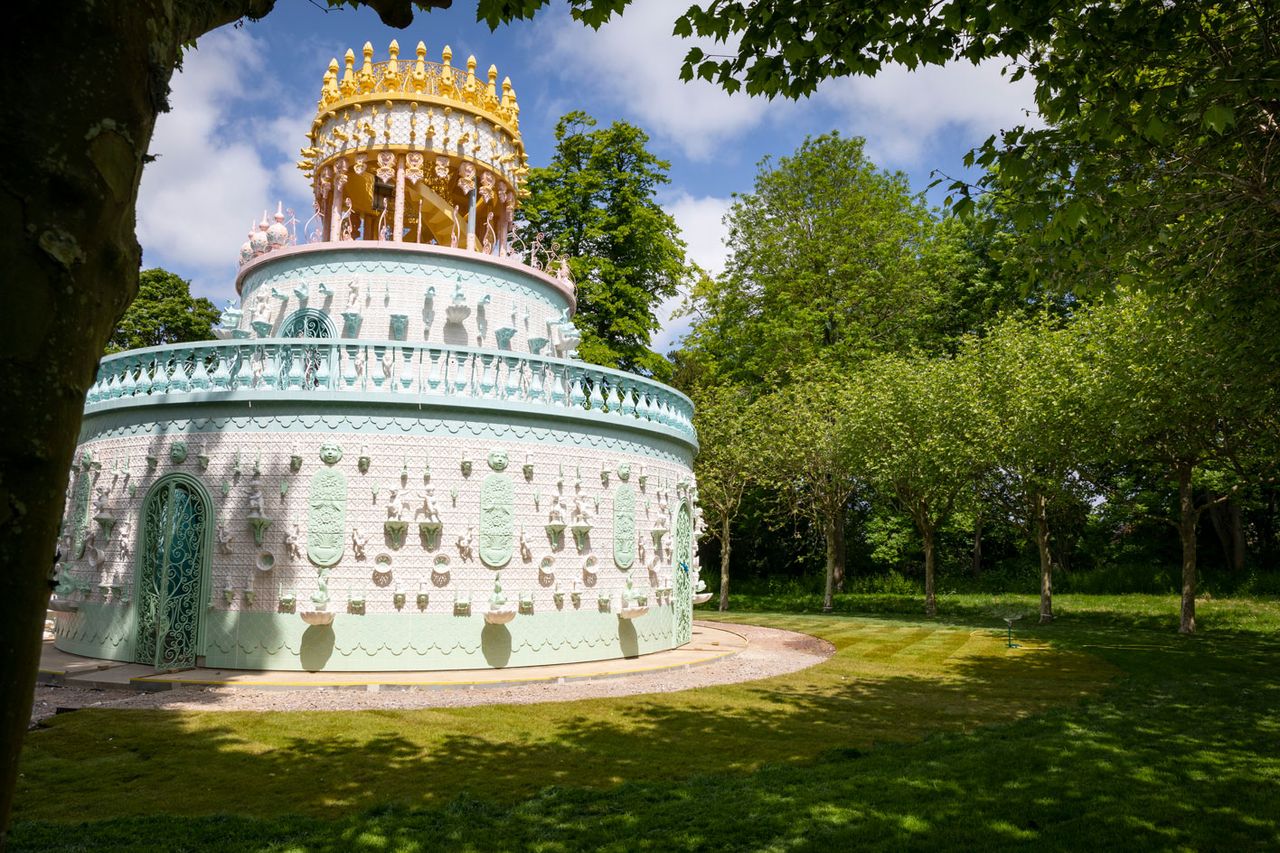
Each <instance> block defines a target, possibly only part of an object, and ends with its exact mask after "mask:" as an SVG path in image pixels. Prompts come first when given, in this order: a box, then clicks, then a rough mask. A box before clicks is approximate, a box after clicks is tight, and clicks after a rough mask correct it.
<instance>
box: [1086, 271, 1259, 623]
mask: <svg viewBox="0 0 1280 853" xmlns="http://www.w3.org/2000/svg"><path fill="white" fill-rule="evenodd" d="M1081 325H1082V329H1083V331H1084V332H1085V336H1086V337H1087V339H1088V340H1090V341H1094V342H1097V345H1099V346H1100V354H1101V358H1102V359H1103V363H1104V364H1105V367H1106V369H1105V374H1104V376H1105V378H1104V382H1103V385H1102V388H1103V389H1104V390H1105V393H1106V395H1107V396H1108V397H1109V398H1110V403H1109V405H1108V407H1109V409H1110V410H1111V411H1113V412H1114V413H1115V423H1116V431H1115V434H1116V442H1117V445H1118V449H1119V450H1120V451H1121V452H1122V453H1124V454H1126V455H1128V456H1130V458H1133V459H1135V460H1139V461H1145V462H1147V463H1148V464H1150V465H1151V466H1153V467H1155V468H1156V469H1157V470H1160V471H1161V472H1162V473H1163V476H1164V478H1165V480H1166V481H1167V482H1168V484H1169V485H1170V486H1172V493H1173V496H1172V503H1173V510H1172V512H1171V513H1170V515H1169V516H1168V517H1167V518H1166V520H1167V521H1168V522H1169V524H1170V525H1172V527H1173V528H1174V530H1176V531H1177V535H1178V542H1179V546H1180V548H1181V552H1182V567H1181V587H1182V601H1181V614H1180V617H1179V623H1178V630H1179V631H1180V632H1181V633H1184V634H1191V633H1194V632H1195V630H1196V591H1197V587H1198V572H1197V566H1196V562H1197V542H1196V531H1197V528H1198V527H1199V523H1200V517H1201V515H1202V514H1203V513H1204V512H1205V511H1206V510H1208V509H1209V508H1210V507H1212V506H1214V505H1216V504H1219V503H1221V502H1223V501H1225V500H1226V499H1227V498H1229V497H1230V496H1231V495H1233V494H1235V493H1237V491H1238V489H1239V488H1240V487H1241V486H1243V485H1246V484H1247V483H1248V482H1249V481H1250V479H1252V480H1259V479H1265V478H1268V477H1270V476H1273V472H1274V470H1275V462H1274V461H1269V462H1262V460H1263V459H1265V458H1267V457H1270V459H1271V460H1274V456H1273V455H1272V454H1269V453H1259V452H1257V449H1258V447H1259V446H1260V445H1266V446H1270V447H1274V441H1275V436H1276V411H1277V395H1278V389H1277V385H1276V382H1275V379H1276V376H1275V368H1274V366H1273V365H1271V364H1270V362H1269V361H1268V360H1267V359H1265V358H1263V357H1261V355H1260V353H1259V351H1258V347H1259V346H1265V344H1263V343H1262V340H1263V338H1262V337H1261V335H1260V334H1259V331H1260V330H1258V329H1248V328H1244V329H1241V330H1240V332H1241V335H1240V337H1237V338H1229V337H1226V336H1224V335H1223V334H1222V329H1221V328H1220V326H1219V325H1218V324H1217V323H1216V322H1215V318H1214V312H1213V310H1212V303H1210V304H1208V305H1206V304H1203V303H1200V302H1197V301H1195V300H1194V299H1182V300H1179V299H1174V298H1163V299H1157V298H1155V297H1152V296H1149V295H1146V294H1143V293H1126V294H1124V295H1123V296H1122V298H1120V299H1118V300H1116V301H1115V302H1114V303H1112V304H1108V305H1106V306H1105V307H1103V308H1100V309H1098V310H1096V311H1093V312H1091V313H1090V316H1089V317H1088V318H1087V319H1086V320H1085V321H1084V322H1082V324H1081ZM1251 332H1252V334H1251ZM1250 342H1254V343H1252V344H1251V343H1250ZM1246 460H1251V464H1245V462H1246Z"/></svg>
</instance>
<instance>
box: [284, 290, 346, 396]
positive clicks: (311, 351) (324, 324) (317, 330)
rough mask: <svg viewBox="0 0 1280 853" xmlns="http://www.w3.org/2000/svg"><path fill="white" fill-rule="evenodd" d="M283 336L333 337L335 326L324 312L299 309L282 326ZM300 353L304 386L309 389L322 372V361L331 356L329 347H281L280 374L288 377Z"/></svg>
mask: <svg viewBox="0 0 1280 853" xmlns="http://www.w3.org/2000/svg"><path fill="white" fill-rule="evenodd" d="M280 336H281V337H283V338H332V337H333V328H332V327H331V326H330V325H329V318H328V317H326V316H325V315H324V314H323V313H322V312H320V311H316V310H314V309H310V308H304V309H302V310H301V311H298V312H297V313H296V314H294V315H293V316H292V317H290V318H289V319H288V320H286V321H285V322H284V324H283V325H282V326H281V327H280ZM295 354H296V355H300V357H301V361H302V369H301V375H302V387H303V388H306V389H308V390H310V389H312V388H315V387H316V383H317V377H318V376H319V374H320V363H321V362H322V361H323V360H325V359H328V358H329V349H328V347H315V346H299V347H290V348H284V347H282V348H281V351H280V375H281V376H284V377H286V381H287V377H288V376H289V375H290V371H291V370H292V369H293V358H294V355H295Z"/></svg>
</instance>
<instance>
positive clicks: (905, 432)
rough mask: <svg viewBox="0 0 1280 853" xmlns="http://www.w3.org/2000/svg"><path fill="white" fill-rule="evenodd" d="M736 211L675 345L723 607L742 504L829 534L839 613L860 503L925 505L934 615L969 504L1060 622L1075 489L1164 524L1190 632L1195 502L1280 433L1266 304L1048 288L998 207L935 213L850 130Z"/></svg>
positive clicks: (1077, 496) (927, 582) (1086, 508)
mask: <svg viewBox="0 0 1280 853" xmlns="http://www.w3.org/2000/svg"><path fill="white" fill-rule="evenodd" d="M727 222H728V225H729V240H728V242H729V248H730V258H729V262H728V265H727V269H726V272H725V274H724V275H723V276H720V277H718V278H715V279H712V278H705V277H704V278H703V279H702V280H701V282H700V283H699V284H698V285H697V287H695V288H694V291H693V295H692V298H691V300H690V310H691V312H692V313H693V315H694V321H693V332H692V334H691V335H690V337H689V339H688V341H687V346H686V348H685V349H684V350H683V351H681V352H680V353H677V354H676V356H677V358H676V360H677V365H678V369H677V381H678V382H680V383H681V384H683V385H684V386H685V387H686V388H687V389H688V390H689V391H690V393H691V394H692V395H693V396H694V398H695V402H696V403H697V414H696V424H697V427H698V431H699V436H700V440H701V442H702V452H701V454H700V456H699V459H698V461H697V471H698V480H699V490H700V495H701V500H702V503H703V506H704V511H705V512H706V514H707V517H708V522H709V526H710V532H711V533H712V535H713V537H714V538H715V539H716V540H718V542H719V550H720V584H721V586H720V606H721V608H722V609H725V608H727V607H728V602H729V582H730V577H731V575H732V571H731V567H732V565H733V555H734V554H735V553H739V552H741V550H742V549H741V545H743V544H745V545H746V546H747V549H748V550H755V549H756V548H757V547H758V546H759V539H760V538H761V537H762V536H769V535H776V530H775V531H773V532H770V531H768V530H765V531H761V530H760V528H759V526H758V525H751V526H750V527H749V530H750V531H751V532H748V533H747V535H748V537H750V539H749V540H748V541H747V542H745V543H742V542H737V543H735V539H734V537H735V532H736V531H735V526H736V525H735V520H736V517H737V513H738V511H739V509H740V508H741V507H742V505H743V502H744V500H751V501H754V503H755V504H756V505H757V506H759V504H760V503H761V502H762V501H763V503H764V504H765V505H766V506H768V507H770V511H769V513H770V514H771V516H772V517H773V519H774V527H775V528H782V527H785V526H786V523H785V521H784V519H785V517H786V516H789V515H794V516H799V517H801V518H803V520H804V521H805V522H806V524H807V526H808V528H809V529H810V530H813V531H820V532H821V539H822V542H823V546H824V550H825V554H826V570H825V586H824V595H823V606H824V609H827V610H829V609H831V607H832V603H833V595H834V594H835V592H836V591H837V590H838V589H839V588H840V587H841V585H842V582H843V577H844V574H845V570H846V567H845V565H844V563H845V554H846V552H847V548H846V545H845V536H846V519H847V517H848V514H849V510H850V507H852V506H861V507H862V508H863V512H864V514H865V513H866V512H868V511H870V512H874V513H878V514H880V515H889V516H892V515H897V516H899V517H901V518H904V519H909V520H910V522H911V524H912V527H913V528H914V534H915V537H916V543H917V545H918V548H919V554H920V562H921V563H922V564H923V575H924V593H925V609H926V612H928V613H929V614H933V613H934V612H935V609H936V600H935V595H936V585H937V584H936V577H937V565H938V561H939V545H940V535H939V534H940V532H941V531H942V530H943V529H944V528H946V527H947V526H948V525H949V524H952V523H953V522H954V520H955V518H956V517H957V515H963V516H964V517H965V518H966V519H967V520H968V521H969V523H970V524H971V525H973V527H974V529H975V537H980V536H981V531H982V525H983V524H984V523H985V524H987V525H993V524H994V525H1004V526H1006V527H1012V528H1014V529H1016V530H1018V531H1020V532H1021V533H1022V534H1024V535H1025V537H1026V539H1027V541H1028V542H1029V543H1031V544H1033V545H1034V552H1035V554H1036V555H1037V557H1038V560H1039V566H1040V571H1039V576H1040V594H1041V605H1040V618H1041V620H1042V621H1049V620H1051V619H1052V618H1053V602H1052V592H1053V572H1054V567H1055V563H1060V562H1062V557H1063V555H1064V551H1063V550H1062V548H1061V547H1060V543H1056V542H1055V519H1056V518H1058V517H1061V516H1062V512H1061V511H1060V510H1061V509H1062V508H1064V507H1071V508H1074V509H1075V510H1077V511H1080V512H1084V513H1092V514H1095V515H1102V514H1105V516H1106V519H1107V523H1109V524H1111V525H1112V526H1113V528H1114V532H1115V533H1116V535H1121V534H1122V532H1123V531H1124V530H1126V529H1131V528H1133V527H1134V526H1136V525H1140V524H1143V523H1145V522H1146V521H1147V520H1149V519H1152V518H1160V519H1161V520H1163V521H1165V522H1167V526H1168V527H1169V528H1170V529H1171V531H1176V534H1177V540H1178V543H1179V549H1180V551H1181V572H1180V575H1181V589H1182V613H1181V630H1182V631H1184V632H1191V631H1194V630H1195V599H1196V589H1197V529H1198V525H1199V521H1200V519H1201V517H1202V515H1203V514H1204V513H1205V512H1206V510H1209V509H1211V508H1213V507H1215V506H1216V505H1218V504H1222V503H1225V502H1227V501H1231V500H1233V499H1235V500H1237V501H1238V500H1239V496H1240V495H1241V494H1242V493H1252V492H1253V491H1254V490H1256V489H1257V488H1258V487H1265V485H1266V484H1268V483H1269V482H1271V481H1272V472H1273V468H1274V464H1275V462H1274V460H1275V459H1276V458H1277V451H1280V447H1278V446H1277V440H1278V435H1280V433H1278V432H1277V399H1276V388H1277V384H1276V372H1275V367H1274V364H1273V362H1272V361H1271V360H1270V359H1269V358H1268V357H1267V352H1266V351H1265V347H1264V346H1258V345H1255V343H1254V342H1258V341H1265V340H1266V339H1267V335H1266V334H1265V328H1262V327H1261V326H1260V323H1261V320H1260V319H1258V318H1257V315H1254V314H1251V313H1250V312H1248V311H1240V310H1235V309H1234V307H1233V306H1232V305H1230V304H1229V303H1228V302H1224V301H1223V300H1222V299H1221V298H1220V297H1219V296H1218V295H1217V294H1216V293H1215V292H1213V291H1212V290H1209V289H1207V288H1201V289H1195V288H1188V289H1179V290H1169V289H1165V290H1163V291H1160V290H1156V289H1154V288H1146V289H1143V288H1140V287H1137V286H1136V285H1135V286H1125V285H1118V286H1116V287H1113V288H1111V289H1110V290H1109V291H1108V292H1107V296H1106V298H1102V297H1095V298H1093V299H1088V300H1086V299H1084V298H1082V297H1081V296H1080V295H1078V294H1073V293H1071V292H1070V291H1058V292H1057V295H1056V296H1052V297H1051V296H1050V295H1049V291H1038V290H1036V289H1035V287H1034V286H1033V284H1032V276H1030V275H1028V274H1027V271H1026V269H1025V266H1024V264H1023V263H1022V262H1021V261H1020V260H1019V254H1020V251H1019V250H1020V246H1019V245H1018V243H1019V238H1018V236H1017V231H1016V230H1015V228H1014V226H1013V224H1012V223H1011V222H1009V221H1007V218H1006V219H1005V221H1002V219H1001V212H1000V211H999V210H998V209H994V208H991V207H989V209H987V210H985V211H983V212H982V214H981V216H979V217H976V218H970V219H969V220H967V221H964V220H958V219H954V218H951V219H944V218H939V217H937V216H935V215H934V214H933V213H932V212H931V211H929V210H927V209H926V208H925V206H924V205H923V203H922V202H921V200H920V199H919V198H918V197H916V196H913V195H912V194H911V193H910V190H909V188H908V187H907V185H906V182H905V180H904V179H903V177H902V176H901V175H895V174H889V173H886V172H883V171H881V170H878V169H876V168H875V166H874V165H873V164H871V163H870V162H869V161H868V160H867V158H866V157H865V155H864V153H863V149H862V143H861V140H858V139H845V138H841V137H839V136H837V135H831V136H825V137H821V138H818V139H811V140H808V141H806V143H805V144H804V145H803V146H801V148H800V149H799V150H798V151H797V152H796V153H795V154H794V155H793V156H790V157H785V158H782V159H780V160H779V161H777V162H776V163H774V162H772V161H766V162H765V163H763V164H762V168H761V171H760V174H759V176H758V179H757V181H756V185H755V188H754V191H753V192H751V193H749V194H746V195H743V196H741V197H739V198H738V199H737V200H736V202H735V204H734V205H733V207H732V209H731V211H730V213H729V215H728V217H727ZM868 508H870V510H868ZM950 541H952V542H953V543H954V539H952V540H950ZM977 541H979V542H980V539H979V540H977ZM735 546H737V547H738V551H735ZM948 556H951V557H952V560H953V562H956V561H957V559H956V558H957V557H958V556H959V555H948ZM780 568H785V567H780Z"/></svg>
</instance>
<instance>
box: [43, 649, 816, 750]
mask: <svg viewBox="0 0 1280 853" xmlns="http://www.w3.org/2000/svg"><path fill="white" fill-rule="evenodd" d="M695 624H698V623H695ZM715 627H721V628H726V629H728V630H731V631H733V632H735V633H738V634H741V635H742V636H744V637H746V638H747V640H748V642H749V645H748V646H747V648H745V649H744V650H742V651H741V652H739V653H738V654H736V655H733V656H732V657H729V658H725V659H723V660H718V661H715V662H712V663H709V664H705V665H702V666H696V667H693V668H691V669H671V670H664V671H661V672H652V673H641V674H638V675H628V676H619V677H613V678H601V679H594V680H587V679H584V680H575V681H566V682H565V683H563V684H555V683H539V684H523V685H508V686H500V687H477V688H473V689H467V688H443V689H442V688H427V689H389V690H379V691H376V692H368V691H364V690H355V689H336V690H335V689H326V688H312V689H308V690H278V689H277V690H252V689H249V688H244V687H213V688H209V687H179V688H176V689H173V690H166V691H163V692H160V693H138V692H135V691H132V690H99V689H87V688H82V687H61V686H54V685H37V686H36V697H35V704H34V706H33V707H32V709H31V725H32V726H33V727H34V726H36V725H38V724H39V722H40V721H41V720H44V719H47V718H49V717H52V716H54V715H55V714H57V713H58V712H59V711H60V710H61V711H67V710H72V709H78V708H162V709H167V710H184V711H199V710H209V711H340V710H353V711H355V710H367V709H378V708H456V707H463V706H467V705H498V704H508V705H522V704H531V703H535V702H568V701H573V700H575V699H598V698H604V697H609V696H631V695H633V694H636V693H673V692H675V691H678V690H690V689H692V688H695V687H710V686H712V685H716V684H733V683H735V682H739V681H752V680H754V679H758V678H769V677H770V676H774V675H782V674H784V673H788V672H795V671H796V670H800V669H805V668H806V667H810V666H813V665H814V664H818V663H821V662H822V661H824V660H826V659H827V658H829V657H831V655H832V654H833V653H834V652H835V648H834V647H833V646H832V645H831V644H830V643H828V642H826V641H825V640H820V639H818V638H817V637H811V636H809V635H808V634H798V633H795V632H793V631H780V630H777V629H776V628H761V627H759V626H755V625H722V624H719V623H715Z"/></svg>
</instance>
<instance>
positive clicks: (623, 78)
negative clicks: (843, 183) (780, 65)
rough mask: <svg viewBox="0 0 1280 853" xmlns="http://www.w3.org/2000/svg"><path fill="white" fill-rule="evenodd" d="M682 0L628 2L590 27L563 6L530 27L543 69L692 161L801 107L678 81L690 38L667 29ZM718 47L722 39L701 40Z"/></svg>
mask: <svg viewBox="0 0 1280 853" xmlns="http://www.w3.org/2000/svg"><path fill="white" fill-rule="evenodd" d="M688 5H689V4H688V0H645V2H644V3H633V4H632V5H631V6H629V7H628V8H627V10H626V13H625V14H624V15H622V16H621V17H615V18H614V19H613V20H612V21H610V22H609V23H607V24H605V25H604V26H602V27H601V28H600V29H599V30H597V31H595V32H593V31H592V30H591V29H589V28H588V27H584V26H583V25H582V24H580V23H578V22H576V21H573V20H572V19H570V18H569V16H568V15H567V14H566V13H565V12H564V10H563V9H560V10H557V11H556V12H555V13H552V14H548V15H546V16H545V18H544V20H545V21H546V23H545V24H542V25H541V29H540V30H539V31H538V32H537V34H536V38H537V41H538V43H540V44H545V45H546V54H545V60H546V62H545V69H544V71H546V72H548V73H553V74H556V75H558V76H559V77H560V80H561V82H562V83H564V84H568V85H572V86H578V87H584V88H585V89H586V92H587V94H590V95H591V96H593V97H596V98H600V99H602V100H604V101H606V102H609V103H610V104H612V105H614V106H616V107H618V108H620V109H621V110H623V111H624V112H626V113H628V114H629V116H631V117H634V119H635V120H636V121H637V122H638V123H639V124H640V126H641V127H643V128H644V129H645V130H646V131H647V132H649V133H651V134H653V135H654V136H656V137H658V138H660V139H662V140H664V141H666V142H669V143H672V144H674V145H676V146H678V147H679V148H680V150H681V151H682V152H683V153H684V154H685V156H687V157H689V158H691V159H694V160H701V161H705V160H709V159H711V158H712V157H713V156H714V155H716V154H717V153H718V152H719V150H720V149H721V147H722V146H723V144H724V143H727V142H730V141H731V140H732V139H733V138H734V137H735V136H738V135H740V134H743V133H746V132H749V131H751V130H753V129H755V128H757V127H759V126H760V125H762V124H764V123H765V122H766V121H768V122H780V121H783V120H785V119H786V117H787V116H790V115H794V114H795V112H796V111H797V110H799V109H803V108H804V105H798V104H795V103H793V102H783V101H774V102H772V103H771V102H769V101H767V100H766V99H764V98H751V97H748V96H747V95H745V94H743V93H738V94H734V95H729V94H727V93H725V92H724V90H722V89H721V88H720V87H719V86H716V85H713V84H711V83H708V82H707V81H705V80H693V81H690V82H689V83H684V82H682V81H681V80H680V64H681V62H682V61H683V59H684V55H685V53H686V52H687V51H688V49H689V48H690V47H692V46H693V45H694V44H695V42H693V41H687V40H684V39H679V38H676V37H675V36H674V35H672V33H671V28H672V26H673V25H674V23H675V20H676V18H678V17H679V16H680V15H681V14H682V13H683V12H684V11H685V10H686V9H687V8H688ZM704 48H705V49H707V50H708V51H709V52H716V53H723V52H725V51H726V50H728V49H729V48H726V47H725V46H724V45H719V46H713V45H704Z"/></svg>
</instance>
